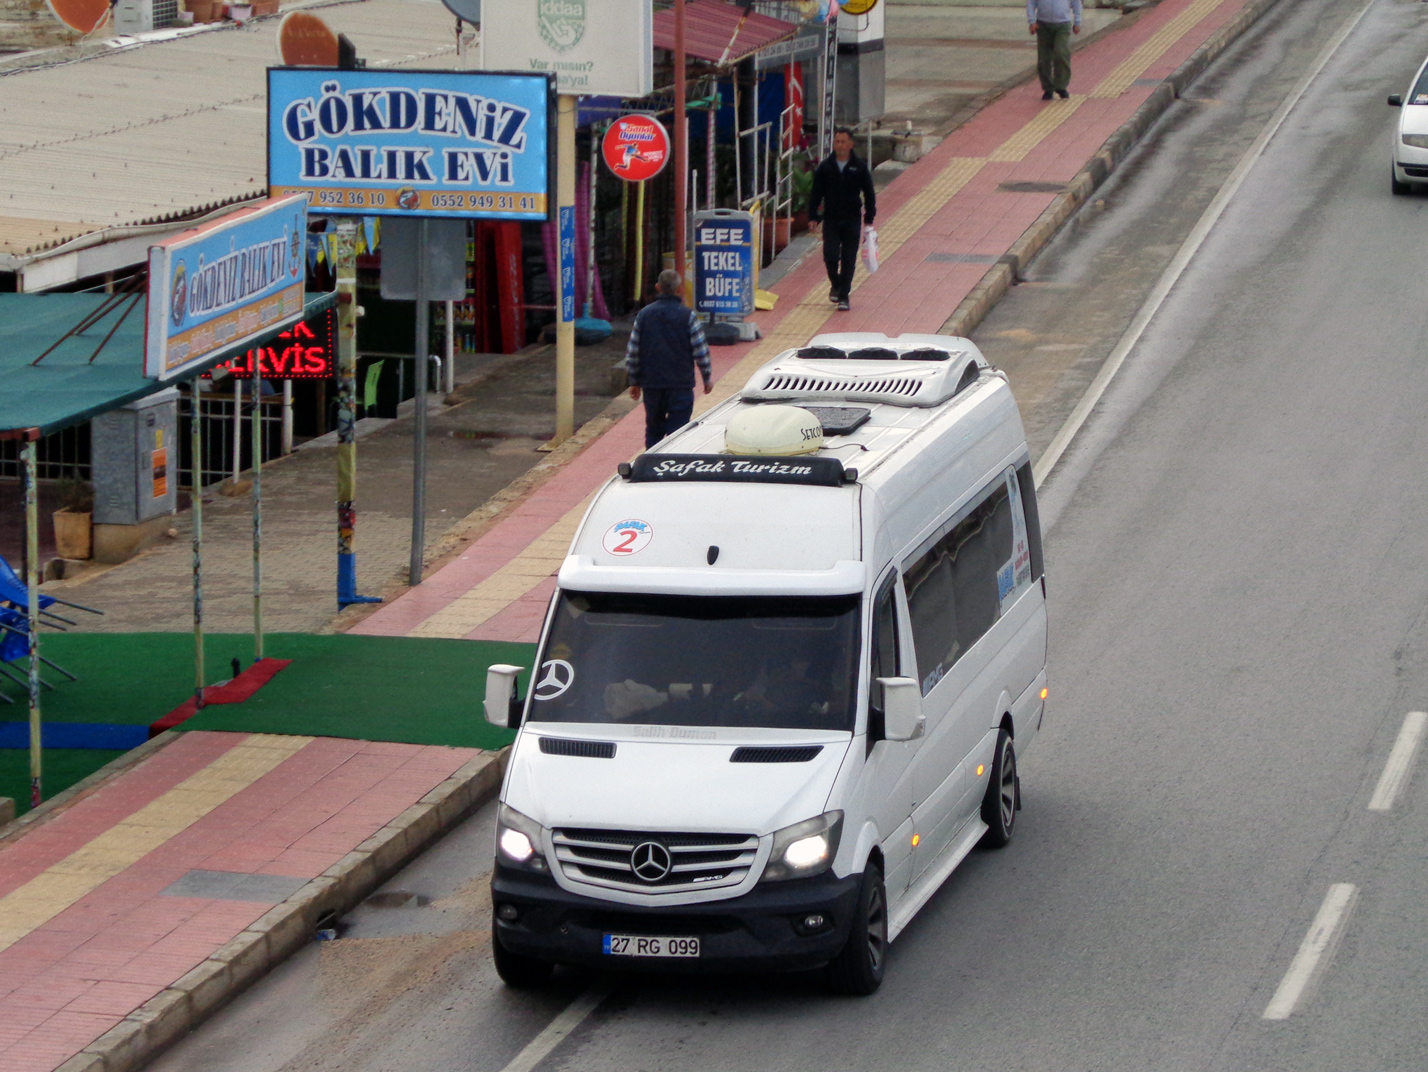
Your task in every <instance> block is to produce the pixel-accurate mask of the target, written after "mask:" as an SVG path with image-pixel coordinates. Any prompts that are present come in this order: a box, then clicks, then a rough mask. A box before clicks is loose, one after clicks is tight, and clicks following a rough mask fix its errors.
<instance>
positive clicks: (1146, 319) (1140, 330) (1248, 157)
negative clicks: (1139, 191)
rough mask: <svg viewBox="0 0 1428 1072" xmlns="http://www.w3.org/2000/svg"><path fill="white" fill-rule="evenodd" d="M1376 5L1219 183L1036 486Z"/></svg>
mask: <svg viewBox="0 0 1428 1072" xmlns="http://www.w3.org/2000/svg"><path fill="white" fill-rule="evenodd" d="M1373 4H1374V0H1368V3H1366V4H1364V6H1363V7H1362V8H1361V9H1360V10H1359V13H1358V14H1357V15H1355V16H1354V17H1353V18H1352V19H1350V20H1349V21H1348V23H1347V24H1345V25H1344V27H1343V28H1342V29H1340V30H1339V32H1338V33H1336V34H1335V35H1334V36H1333V38H1332V39H1331V40H1330V41H1329V43H1328V44H1327V45H1325V46H1324V49H1323V51H1322V52H1320V53H1319V57H1318V59H1316V60H1315V61H1314V64H1313V66H1312V67H1310V69H1309V73H1308V74H1306V75H1305V76H1304V78H1303V80H1302V81H1300V83H1299V85H1297V86H1296V87H1295V89H1294V92H1293V93H1291V94H1290V95H1289V96H1288V97H1287V98H1285V101H1284V103H1283V104H1281V105H1280V106H1279V109H1278V111H1276V112H1275V113H1274V115H1273V116H1271V117H1270V120H1269V123H1268V124H1267V125H1266V126H1265V128H1264V129H1263V130H1262V131H1260V134H1259V137H1257V138H1255V140H1254V144H1253V145H1251V146H1250V147H1249V148H1248V149H1246V150H1245V154H1244V155H1243V156H1242V157H1240V160H1239V163H1238V164H1236V165H1235V170H1234V171H1232V172H1230V177H1229V178H1227V179H1226V180H1225V184H1224V185H1223V186H1221V187H1220V190H1219V193H1217V194H1216V195H1215V199H1214V200H1213V201H1211V202H1210V206H1209V207H1208V208H1207V209H1205V212H1204V214H1203V215H1201V217H1200V219H1199V220H1198V221H1197V222H1196V224H1195V226H1194V228H1193V229H1192V230H1191V231H1190V234H1189V235H1187V236H1186V238H1185V241H1184V242H1182V243H1181V244H1180V248H1179V249H1178V250H1176V252H1175V257H1174V259H1172V260H1171V262H1170V264H1169V265H1167V266H1166V268H1165V271H1164V272H1162V273H1161V275H1160V279H1159V280H1157V281H1156V284H1155V289H1154V290H1152V291H1151V292H1150V296H1149V297H1147V298H1146V299H1145V302H1144V304H1142V305H1141V307H1140V309H1139V310H1138V311H1137V312H1136V314H1135V319H1134V320H1132V321H1131V323H1130V327H1128V328H1126V332H1125V334H1124V335H1122V336H1121V338H1120V341H1119V342H1118V343H1116V347H1115V349H1114V350H1112V351H1111V355H1110V357H1108V358H1106V363H1105V364H1104V365H1102V366H1101V370H1100V372H1098V373H1097V374H1096V378H1095V379H1094V380H1092V381H1091V385H1090V386H1089V387H1087V388H1086V393H1085V394H1084V395H1082V396H1081V400H1080V401H1079V402H1077V403H1076V408H1075V409H1073V410H1072V411H1071V415H1070V416H1069V417H1067V418H1066V423H1065V424H1063V425H1062V426H1061V429H1060V431H1058V432H1057V433H1056V437H1055V438H1054V439H1052V441H1051V443H1050V444H1049V445H1048V446H1047V448H1046V453H1045V454H1043V455H1042V456H1041V457H1040V458H1038V459H1037V461H1036V466H1035V468H1034V469H1033V470H1032V477H1033V478H1034V480H1035V481H1036V486H1037V487H1038V488H1039V487H1041V485H1042V484H1043V483H1044V482H1045V480H1046V478H1047V477H1048V476H1050V475H1051V471H1052V470H1053V469H1054V468H1056V463H1057V462H1058V461H1060V460H1061V455H1063V454H1064V453H1066V448H1067V447H1069V446H1070V445H1071V440H1073V439H1075V438H1076V433H1077V432H1079V431H1080V430H1081V426H1082V425H1083V424H1085V423H1086V418H1088V417H1089V416H1090V415H1091V411H1092V410H1093V409H1095V408H1096V403H1098V402H1100V400H1101V396H1102V395H1103V394H1105V393H1106V388H1107V387H1109V386H1110V385H1111V380H1113V379H1114V378H1115V375H1116V373H1117V372H1119V371H1120V367H1121V365H1123V364H1124V363H1125V360H1126V357H1127V356H1129V354H1130V352H1131V350H1133V349H1135V345H1136V343H1138V342H1140V337H1141V336H1142V335H1144V334H1145V330H1146V328H1148V327H1150V322H1151V321H1152V320H1153V319H1155V314H1156V313H1158V312H1159V311H1160V307H1161V305H1163V304H1164V303H1165V299H1166V298H1168V297H1169V296H1170V291H1171V289H1172V288H1174V286H1175V284H1176V283H1177V282H1179V281H1180V277H1181V276H1182V275H1183V274H1184V273H1185V269H1186V268H1188V267H1189V266H1190V262H1191V260H1193V259H1194V257H1195V254H1196V253H1198V252H1199V250H1200V247H1201V246H1202V245H1204V244H1205V239H1206V238H1208V237H1209V236H1210V231H1211V230H1212V229H1213V228H1214V226H1215V224H1216V223H1218V222H1219V219H1220V217H1221V216H1222V215H1224V212H1225V209H1226V208H1227V207H1228V206H1229V203H1230V199H1231V198H1233V197H1234V196H1235V193H1236V192H1237V191H1238V190H1239V188H1240V186H1241V185H1242V184H1243V183H1244V181H1245V179H1246V178H1247V177H1248V176H1249V173H1250V169H1251V168H1252V167H1254V165H1255V162H1256V161H1257V160H1258V159H1259V157H1260V155H1261V154H1262V153H1263V152H1264V150H1265V148H1266V146H1268V145H1269V141H1270V139H1271V138H1273V137H1274V135H1275V134H1276V133H1277V132H1278V131H1279V128H1280V127H1281V126H1282V125H1283V123H1284V121H1285V120H1286V119H1287V118H1289V113H1290V112H1291V111H1293V109H1294V106H1295V105H1296V104H1298V103H1299V100H1300V98H1301V97H1303V96H1304V94H1305V93H1307V92H1308V90H1309V86H1310V85H1311V84H1312V83H1313V81H1314V79H1316V78H1318V77H1319V74H1320V72H1321V71H1323V69H1324V68H1325V67H1326V66H1328V63H1329V60H1331V59H1332V58H1333V56H1334V53H1335V52H1337V51H1338V50H1339V46H1340V45H1342V44H1343V43H1344V41H1345V40H1346V39H1347V38H1348V36H1349V34H1351V33H1352V32H1353V31H1354V27H1356V26H1358V24H1359V21H1360V20H1361V19H1362V18H1363V17H1364V16H1365V15H1366V14H1368V10H1369V8H1370V7H1372V6H1373Z"/></svg>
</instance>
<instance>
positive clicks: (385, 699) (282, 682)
mask: <svg viewBox="0 0 1428 1072" xmlns="http://www.w3.org/2000/svg"><path fill="white" fill-rule="evenodd" d="M534 648H535V646H534V645H532V644H510V643H504V642H501V641H484V640H426V639H419V638H416V637H376V636H351V635H340V636H310V635H308V634H305V633H278V634H275V635H274V636H272V637H270V638H269V639H268V642H267V643H266V644H265V647H264V654H265V655H271V656H274V657H276V658H280V659H292V660H293V662H292V665H291V666H289V667H287V668H286V669H285V670H283V671H282V672H281V673H279V674H278V675H277V676H276V677H274V678H273V680H272V681H270V682H268V683H267V684H266V685H264V686H263V687H262V688H261V689H259V690H258V691H257V692H256V693H255V694H254V695H253V697H252V698H251V699H249V700H247V701H246V702H244V703H241V704H222V705H214V706H211V707H206V708H204V709H203V710H202V711H200V712H199V713H198V714H197V715H195V716H194V717H193V718H191V719H189V720H188V721H187V722H185V723H183V725H182V726H181V727H180V728H181V729H185V730H233V731H240V732H246V733H301V734H308V735H311V736H315V737H355V738H359V739H361V740H365V741H402V742H406V743H408V744H444V745H456V746H462V747H468V748H500V747H502V746H504V745H506V744H509V743H510V742H511V740H512V738H513V734H512V733H511V732H510V731H509V730H502V729H497V728H496V727H495V726H492V725H491V724H490V723H489V722H487V721H486V718H485V715H484V714H483V712H482V706H481V705H482V700H483V699H484V698H485V693H486V667H487V666H488V665H490V664H491V663H516V664H517V665H520V666H526V667H529V666H530V662H531V658H532V656H533V654H534ZM215 650H216V649H215ZM521 690H522V694H524V690H525V677H524V675H523V677H522V681H521ZM156 717H157V716H156Z"/></svg>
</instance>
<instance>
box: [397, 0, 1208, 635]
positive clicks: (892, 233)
mask: <svg viewBox="0 0 1428 1072" xmlns="http://www.w3.org/2000/svg"><path fill="white" fill-rule="evenodd" d="M1224 2H1225V0H1194V2H1193V3H1192V4H1191V5H1190V6H1189V7H1187V8H1186V9H1185V10H1184V11H1183V12H1181V13H1180V14H1179V15H1177V16H1176V17H1175V18H1173V19H1172V20H1171V21H1170V22H1168V23H1166V24H1165V26H1163V27H1162V28H1161V29H1160V30H1158V31H1156V32H1155V34H1154V35H1152V36H1151V37H1150V39H1149V40H1147V41H1146V42H1145V44H1143V45H1141V46H1140V47H1139V48H1137V49H1136V50H1135V51H1134V52H1133V53H1131V55H1130V56H1129V57H1128V58H1127V59H1126V60H1125V61H1124V62H1122V63H1121V64H1119V65H1118V66H1117V67H1116V68H1115V69H1114V70H1113V71H1112V72H1111V74H1110V75H1109V76H1107V77H1106V78H1105V80H1103V81H1102V82H1101V83H1100V84H1099V85H1097V86H1096V88H1095V89H1093V90H1092V91H1091V92H1090V94H1089V95H1087V96H1080V95H1077V96H1073V97H1072V98H1071V99H1070V100H1065V101H1055V102H1052V103H1050V104H1048V105H1047V106H1046V107H1045V108H1043V109H1042V110H1041V111H1040V112H1038V113H1037V114H1036V116H1035V117H1034V118H1032V119H1031V120H1030V121H1029V122H1027V123H1026V124H1025V125H1024V126H1022V127H1021V129H1019V130H1017V131H1016V132H1015V133H1014V134H1012V135H1011V137H1009V138H1007V140H1006V141H1004V142H1002V144H1001V145H999V146H997V148H995V149H994V150H992V152H991V153H990V155H988V156H985V157H971V156H956V157H953V158H952V159H951V160H949V161H948V162H947V163H946V164H944V165H943V167H942V170H941V171H939V172H938V173H937V174H936V176H934V177H933V179H932V180H931V181H930V182H929V183H928V184H927V185H926V186H924V187H923V188H922V189H921V190H919V191H918V192H917V193H916V194H914V195H913V196H912V197H911V198H910V199H909V200H908V201H907V202H906V203H905V204H904V205H903V206H902V207H901V208H900V209H898V211H897V212H896V213H894V214H893V216H892V217H891V218H890V219H889V220H888V221H887V222H886V223H884V224H883V226H881V227H879V228H878V254H879V256H880V257H881V258H882V259H883V260H887V259H888V258H890V257H891V256H892V255H893V254H894V253H896V252H897V251H898V249H899V248H900V247H901V246H902V245H903V243H904V242H906V241H907V240H908V239H910V238H911V237H912V236H913V235H915V234H917V232H918V231H920V230H921V229H922V228H923V227H924V226H925V225H926V224H927V222H928V221H929V220H931V219H932V217H933V216H934V215H936V214H937V213H938V212H939V211H940V210H941V209H942V208H943V206H945V205H946V204H947V203H948V202H949V201H951V200H952V198H953V197H955V196H956V195H957V193H958V192H959V191H960V190H961V189H962V187H964V186H966V185H967V183H969V182H971V181H972V179H974V178H975V177H976V176H977V173H978V172H979V171H981V170H982V168H983V167H985V166H986V165H987V163H989V162H992V161H996V162H999V163H1001V162H1005V163H1016V162H1018V161H1021V160H1024V159H1025V158H1026V156H1027V154H1028V153H1030V152H1031V151H1032V150H1033V149H1035V148H1036V147H1037V146H1038V145H1040V144H1041V143H1042V142H1043V141H1045V140H1046V138H1047V137H1049V136H1050V135H1051V134H1052V133H1053V132H1055V131H1056V130H1057V129H1058V128H1059V127H1060V126H1061V125H1062V124H1063V123H1065V122H1066V121H1067V120H1068V119H1070V118H1071V117H1072V116H1073V115H1075V114H1076V111H1077V109H1079V108H1080V106H1081V105H1082V104H1084V103H1085V101H1086V100H1087V99H1088V98H1089V97H1118V96H1120V95H1121V94H1122V93H1124V92H1125V91H1126V90H1128V89H1129V88H1130V87H1131V85H1132V84H1133V83H1134V82H1135V80H1136V79H1137V78H1139V77H1140V75H1141V73H1142V72H1144V71H1145V70H1146V68H1148V67H1149V66H1150V65H1151V64H1152V63H1154V62H1155V61H1156V60H1158V59H1159V58H1160V57H1161V56H1162V55H1164V54H1165V52H1166V50H1167V49H1169V48H1170V47H1171V46H1172V45H1173V44H1174V43H1175V42H1176V41H1178V40H1179V39H1180V38H1181V37H1183V36H1184V35H1185V34H1186V33H1188V32H1189V31H1190V30H1191V29H1192V28H1193V27H1194V26H1195V25H1196V24H1198V23H1199V22H1200V21H1201V20H1202V19H1204V18H1205V17H1206V16H1207V15H1209V14H1210V12H1212V11H1214V10H1215V8H1217V7H1219V6H1220V5H1221V4H1222V3H1224ZM867 277H868V272H867V268H866V267H865V266H864V265H863V264H862V263H861V261H860V262H859V264H858V269H857V273H856V275H855V276H854V277H853V289H854V290H857V289H858V288H859V287H860V286H861V285H862V284H863V282H864V281H865V280H866V279H867ZM784 300H785V301H787V300H788V299H787V298H785V299H784ZM832 316H833V310H832V307H831V306H830V305H829V303H828V294H827V284H825V283H824V282H822V281H821V280H820V281H819V282H818V283H815V284H814V285H813V286H812V287H811V288H810V289H809V290H808V292H807V293H805V294H804V295H803V296H802V297H801V298H799V299H798V300H797V302H796V304H795V308H794V309H793V311H792V312H790V313H789V314H788V315H787V316H785V317H784V318H783V319H782V320H780V321H779V322H778V324H777V325H776V326H775V327H773V328H772V329H771V330H770V331H769V333H768V334H767V335H765V336H764V337H763V339H762V340H761V341H760V342H759V343H758V344H757V345H756V346H754V348H753V349H752V350H750V351H749V352H748V353H747V354H745V355H744V357H743V358H742V359H741V360H740V361H739V363H738V364H736V365H735V366H734V367H733V368H731V369H730V370H729V371H728V372H727V373H725V374H724V375H723V376H722V377H720V379H719V382H718V383H717V384H715V385H714V390H713V391H712V392H711V393H710V394H708V395H701V396H699V397H698V399H697V401H696V405H695V409H694V415H695V416H696V417H698V416H699V415H700V414H703V413H706V412H707V411H708V410H709V409H710V408H712V407H713V406H716V405H718V404H719V403H720V402H723V401H724V400H725V399H727V398H729V397H730V396H731V395H733V394H735V393H736V392H738V391H739V390H741V389H742V388H743V385H744V384H745V383H746V382H747V381H748V379H749V377H750V376H751V375H752V374H753V373H754V371H755V370H756V369H758V368H759V367H760V366H762V365H764V364H766V363H767V362H768V361H769V360H770V359H771V358H773V357H775V356H777V355H778V354H780V353H782V352H783V351H784V350H787V349H789V348H790V347H794V346H801V345H803V344H804V343H805V342H807V341H808V340H809V339H810V338H812V337H813V336H814V335H816V334H818V332H819V329H820V328H822V327H823V325H824V324H826V323H827V322H828V320H829V319H830V318H831V317H832ZM591 497H593V492H592V493H591V496H587V497H586V498H585V499H584V500H582V501H581V503H580V505H578V506H576V507H575V508H574V509H572V510H571V511H569V512H568V513H566V514H565V515H564V516H562V517H561V518H560V520H559V521H557V522H555V524H553V525H552V526H551V527H550V528H549V529H547V530H546V531H545V533H543V534H542V535H541V536H540V537H539V538H538V539H537V540H536V541H535V542H534V543H532V544H531V545H530V546H529V547H528V548H526V549H525V550H524V551H522V552H521V553H520V554H518V555H517V556H516V557H515V558H513V559H511V561H510V562H508V563H506V564H505V565H504V566H502V567H501V568H500V569H498V570H497V571H496V572H495V573H493V574H492V575H491V576H490V577H487V578H486V579H485V580H484V581H482V582H481V583H480V584H478V585H476V587H474V588H472V589H471V590H470V591H469V592H466V593H464V594H462V595H460V596H458V597H457V598H456V599H455V600H453V601H452V602H451V603H450V604H448V605H447V606H446V607H444V608H442V609H441V610H439V611H437V612H436V613H435V614H433V615H432V616H431V617H430V618H427V619H426V620H425V621H423V622H422V623H421V624H420V625H418V626H417V627H416V628H414V629H412V630H411V631H410V632H409V633H408V634H407V635H408V636H417V637H464V636H468V635H469V634H470V633H471V632H472V630H474V629H477V628H479V627H480V626H481V625H482V624H484V623H485V622H487V621H489V620H490V619H492V618H494V617H495V616H496V615H497V614H499V613H501V611H503V610H505V609H506V607H508V606H509V605H510V604H511V603H513V602H515V601H516V600H517V599H520V598H521V597H522V596H524V595H526V594H527V593H528V592H530V591H531V590H532V589H534V588H536V587H537V586H538V585H539V584H540V583H541V582H543V581H544V580H546V579H547V578H548V577H550V576H551V575H553V574H554V573H556V572H557V571H558V570H559V569H560V564H561V562H563V561H564V560H565V553H566V550H567V549H568V548H569V546H570V541H571V540H572V539H573V538H574V536H575V530H576V528H577V526H578V525H579V524H580V519H581V518H582V517H583V516H584V514H585V510H586V508H587V507H588V506H589V503H590V499H591Z"/></svg>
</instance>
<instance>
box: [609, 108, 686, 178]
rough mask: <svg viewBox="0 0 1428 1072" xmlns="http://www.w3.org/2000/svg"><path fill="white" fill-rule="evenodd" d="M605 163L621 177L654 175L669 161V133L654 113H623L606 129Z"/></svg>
mask: <svg viewBox="0 0 1428 1072" xmlns="http://www.w3.org/2000/svg"><path fill="white" fill-rule="evenodd" d="M601 150H602V152H603V153H604V155H605V165H606V166H607V167H608V168H609V169H610V170H611V171H613V172H614V173H615V174H616V175H618V176H619V177H620V178H622V179H627V180H629V181H630V182H640V181H641V180H644V179H652V178H654V177H655V176H656V175H658V174H659V173H660V172H661V171H663V170H664V165H665V164H666V163H667V162H668V161H669V134H668V132H667V131H666V130H665V129H664V126H663V125H662V124H661V123H660V121H659V120H658V119H656V118H655V117H654V116H652V115H626V116H621V117H620V118H619V119H616V120H615V121H614V122H613V123H611V124H610V129H609V130H607V131H605V140H604V142H603V143H602V145H601Z"/></svg>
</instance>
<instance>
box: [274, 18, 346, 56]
mask: <svg viewBox="0 0 1428 1072" xmlns="http://www.w3.org/2000/svg"><path fill="white" fill-rule="evenodd" d="M278 57H279V58H280V59H281V60H282V62H283V63H285V64H287V65H288V66H289V67H336V66H337V61H338V43H337V35H336V34H335V33H333V32H332V27H330V26H328V25H327V23H326V22H324V21H323V20H322V19H321V18H319V17H318V16H316V15H314V14H312V13H311V12H308V11H290V12H288V13H287V14H286V15H284V16H283V21H282V22H281V23H280V24H279V25H278Z"/></svg>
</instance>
